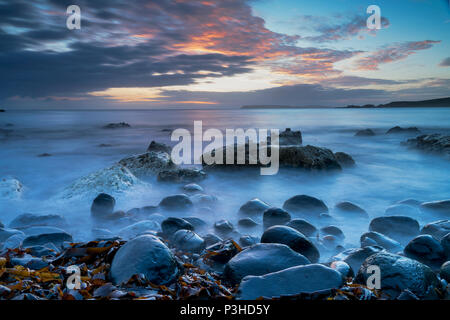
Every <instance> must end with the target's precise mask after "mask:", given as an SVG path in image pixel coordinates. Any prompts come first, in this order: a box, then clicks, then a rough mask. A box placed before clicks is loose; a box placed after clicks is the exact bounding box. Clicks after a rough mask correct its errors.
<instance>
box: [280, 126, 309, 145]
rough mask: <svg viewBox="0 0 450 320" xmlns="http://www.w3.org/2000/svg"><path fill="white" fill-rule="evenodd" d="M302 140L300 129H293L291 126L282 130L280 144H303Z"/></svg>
mask: <svg viewBox="0 0 450 320" xmlns="http://www.w3.org/2000/svg"><path fill="white" fill-rule="evenodd" d="M302 142H303V141H302V133H301V132H300V130H299V131H292V130H291V129H290V128H286V130H285V131H282V132H280V135H279V144H280V145H301V144H302Z"/></svg>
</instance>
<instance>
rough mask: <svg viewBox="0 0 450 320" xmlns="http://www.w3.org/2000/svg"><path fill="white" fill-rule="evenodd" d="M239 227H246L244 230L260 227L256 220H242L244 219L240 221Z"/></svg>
mask: <svg viewBox="0 0 450 320" xmlns="http://www.w3.org/2000/svg"><path fill="white" fill-rule="evenodd" d="M238 225H239V226H240V227H244V228H251V227H256V226H257V225H258V223H257V222H256V221H255V220H253V219H252V218H242V219H239V221H238Z"/></svg>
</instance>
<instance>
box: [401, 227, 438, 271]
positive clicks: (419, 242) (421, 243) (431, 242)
mask: <svg viewBox="0 0 450 320" xmlns="http://www.w3.org/2000/svg"><path fill="white" fill-rule="evenodd" d="M404 252H405V255H406V256H407V257H408V258H411V259H414V260H417V261H419V262H421V263H423V264H426V265H427V266H429V267H430V268H432V269H434V270H436V269H437V270H438V269H439V268H440V267H441V265H442V264H443V263H444V262H445V261H446V255H445V252H444V249H443V248H442V246H441V244H440V243H439V241H437V240H436V239H435V238H433V237H432V236H430V235H420V236H417V237H415V238H414V239H412V240H411V241H410V242H409V243H408V245H407V246H406V247H405V250H404Z"/></svg>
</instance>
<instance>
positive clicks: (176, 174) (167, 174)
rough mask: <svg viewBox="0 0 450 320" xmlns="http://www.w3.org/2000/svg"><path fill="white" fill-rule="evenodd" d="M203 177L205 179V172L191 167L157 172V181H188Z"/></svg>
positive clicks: (195, 180)
mask: <svg viewBox="0 0 450 320" xmlns="http://www.w3.org/2000/svg"><path fill="white" fill-rule="evenodd" d="M204 179H206V173H205V172H204V171H203V170H199V169H192V168H177V169H170V170H161V171H159V173H158V181H159V182H172V183H189V182H198V181H202V180H204Z"/></svg>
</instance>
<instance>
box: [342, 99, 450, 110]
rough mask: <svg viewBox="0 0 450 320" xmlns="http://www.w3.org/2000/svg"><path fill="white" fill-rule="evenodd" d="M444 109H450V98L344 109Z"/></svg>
mask: <svg viewBox="0 0 450 320" xmlns="http://www.w3.org/2000/svg"><path fill="white" fill-rule="evenodd" d="M423 107H427V108H445V107H450V97H448V98H440V99H431V100H421V101H394V102H390V103H386V104H380V105H378V106H375V105H373V104H366V105H363V106H357V105H349V106H347V107H346V108H361V109H364V108H423Z"/></svg>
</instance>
